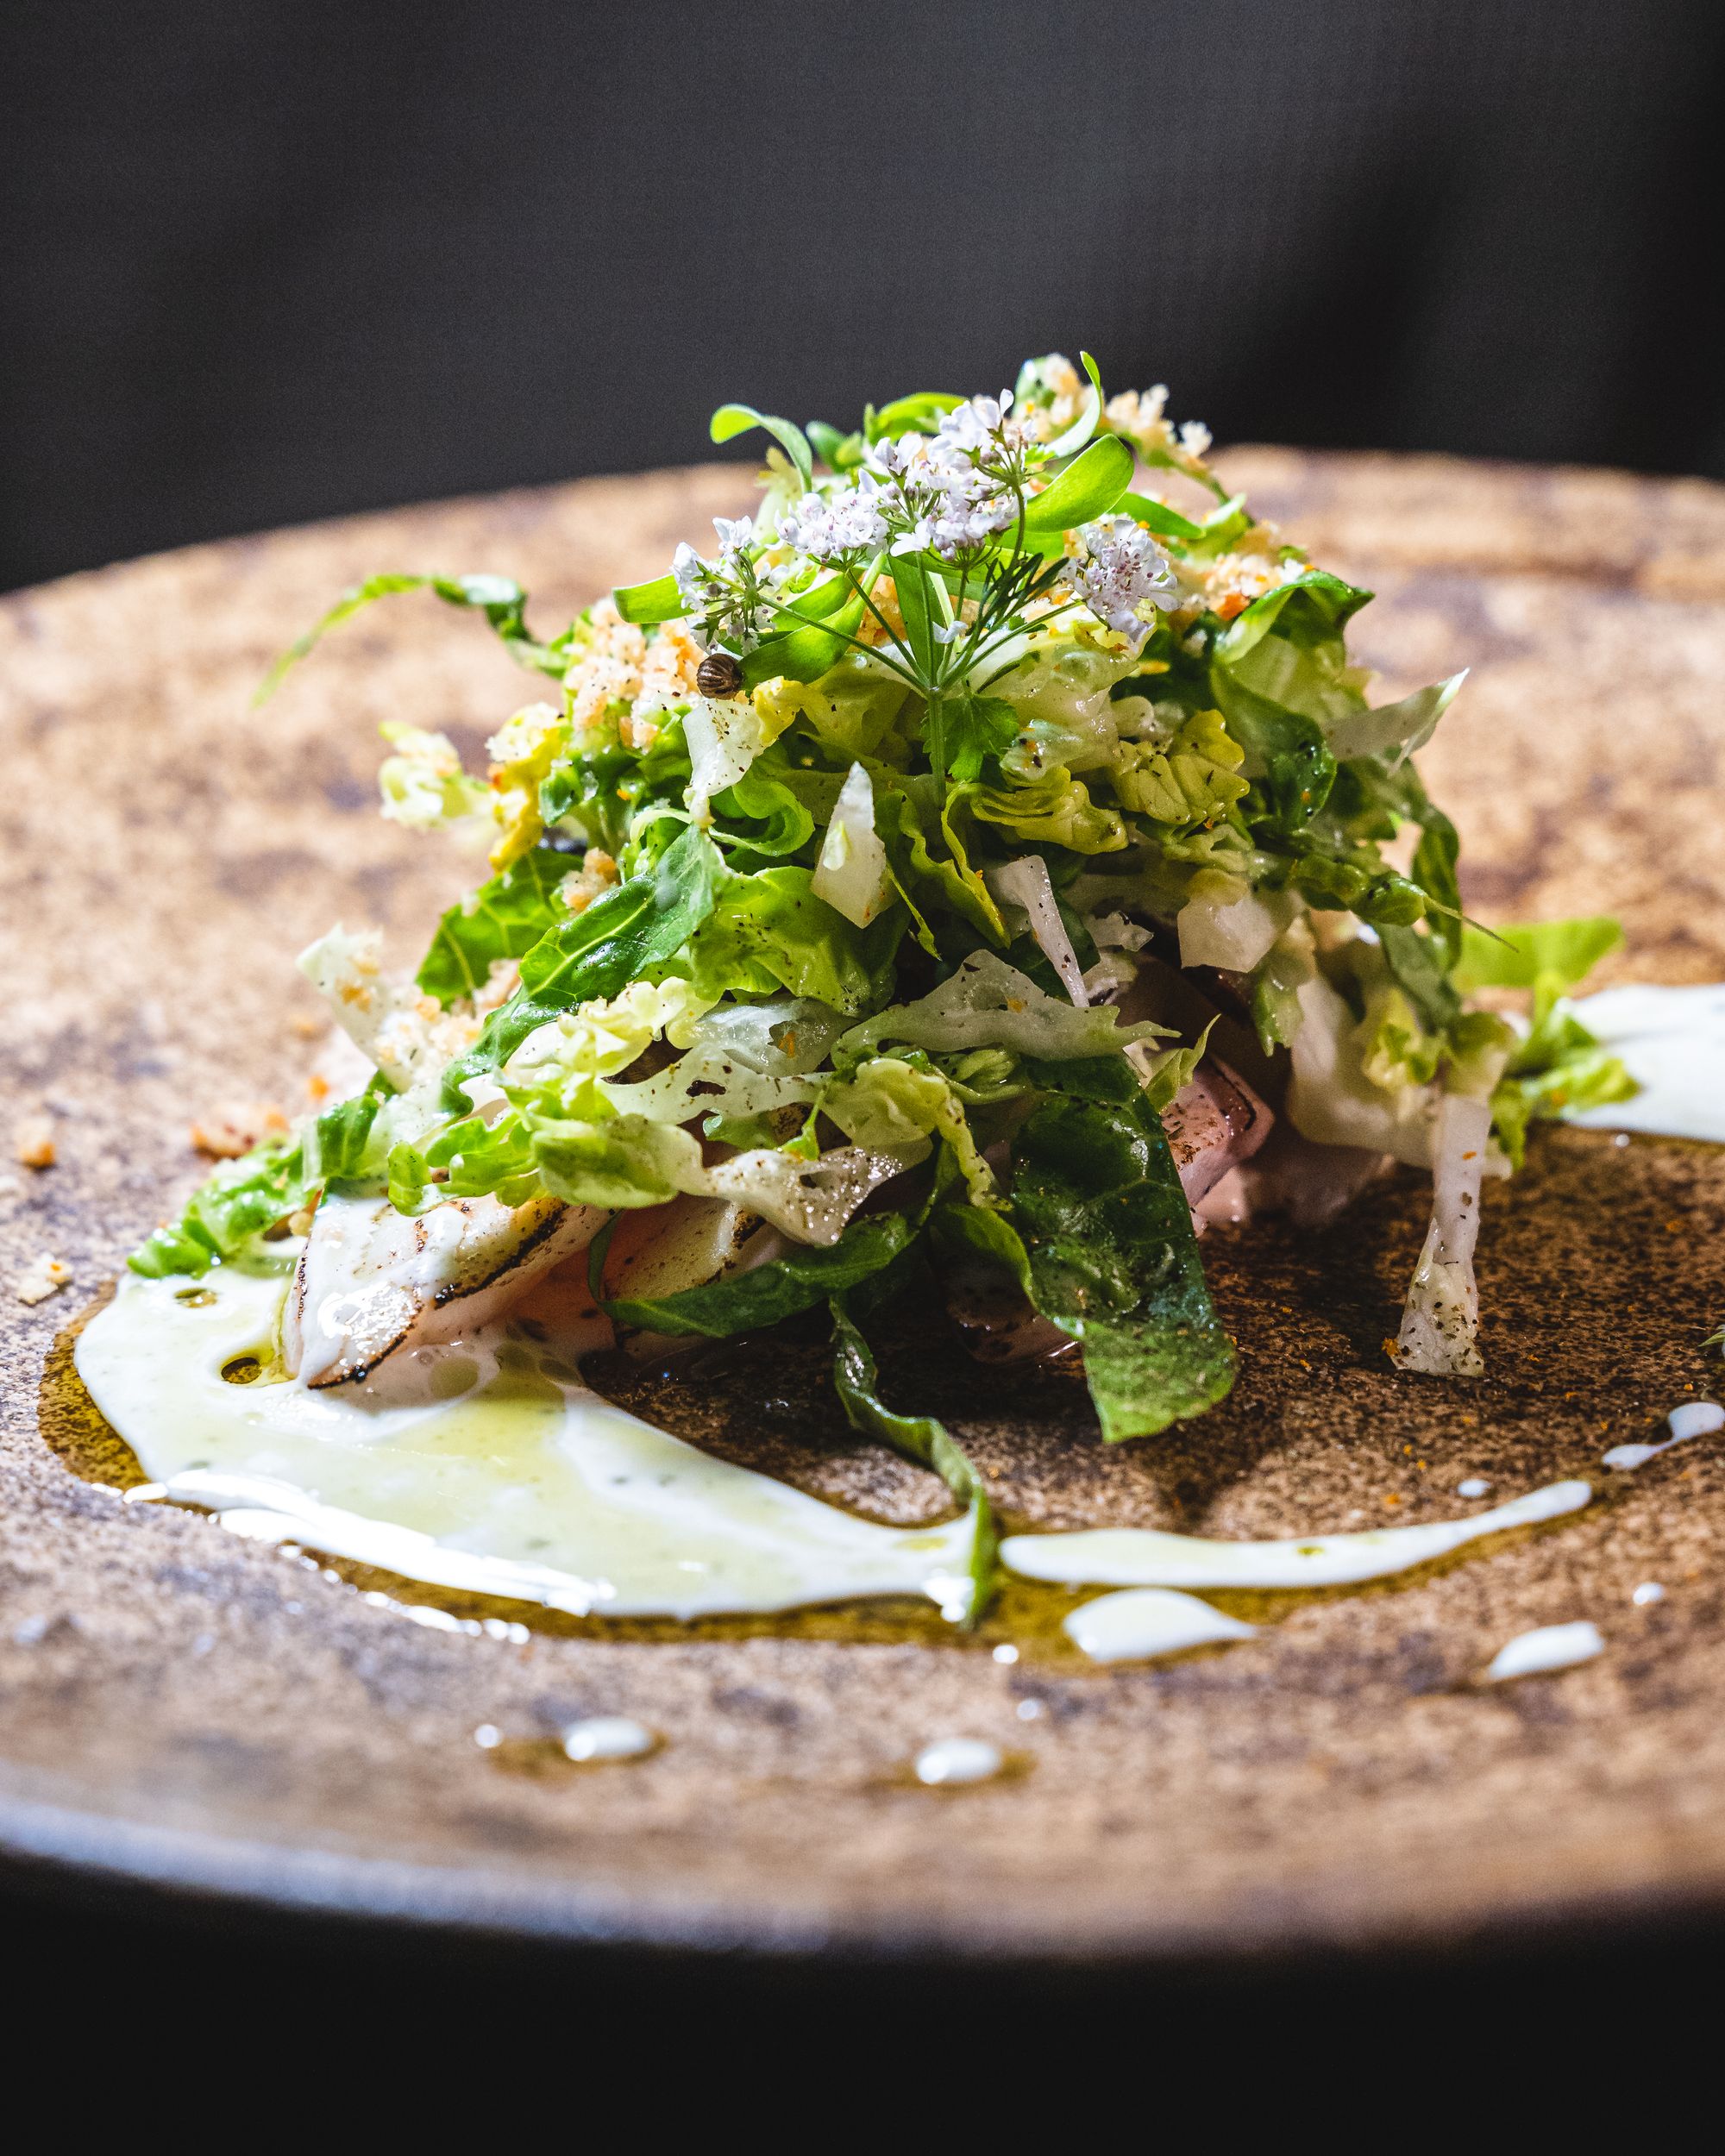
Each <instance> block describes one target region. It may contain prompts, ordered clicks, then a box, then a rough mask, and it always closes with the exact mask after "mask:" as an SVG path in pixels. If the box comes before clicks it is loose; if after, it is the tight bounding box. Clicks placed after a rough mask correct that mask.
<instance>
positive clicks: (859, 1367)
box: [831, 1295, 1000, 1626]
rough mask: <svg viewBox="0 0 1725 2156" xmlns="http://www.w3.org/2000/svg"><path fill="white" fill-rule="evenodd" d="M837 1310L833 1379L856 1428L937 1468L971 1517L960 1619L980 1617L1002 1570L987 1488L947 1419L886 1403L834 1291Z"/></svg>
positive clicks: (969, 1622) (869, 1357) (972, 1621)
mask: <svg viewBox="0 0 1725 2156" xmlns="http://www.w3.org/2000/svg"><path fill="white" fill-rule="evenodd" d="M831 1311H832V1351H833V1352H832V1384H833V1390H834V1391H835V1392H836V1393H837V1395H838V1399H839V1404H840V1405H841V1406H842V1407H843V1408H844V1413H845V1415H846V1417H847V1418H848V1420H849V1421H850V1426H851V1428H852V1429H853V1430H860V1431H861V1432H862V1433H863V1435H864V1436H865V1437H871V1438H880V1439H881V1441H882V1442H883V1443H884V1444H887V1445H891V1447H892V1448H893V1450H894V1451H895V1452H900V1453H902V1454H903V1455H904V1457H906V1459H909V1460H914V1461H915V1462H916V1463H918V1465H919V1466H920V1467H928V1468H932V1469H933V1470H934V1472H935V1473H936V1474H937V1475H938V1476H939V1477H940V1479H941V1480H942V1482H944V1483H945V1485H946V1487H947V1488H948V1489H950V1491H951V1492H952V1495H954V1496H955V1497H956V1498H957V1500H958V1501H959V1503H960V1504H961V1505H963V1506H964V1507H966V1508H967V1510H968V1511H969V1516H970V1567H969V1571H970V1592H969V1600H968V1602H967V1605H966V1607H965V1609H964V1612H963V1617H962V1619H961V1620H960V1621H961V1622H962V1623H963V1624H964V1625H965V1626H974V1625H976V1624H978V1623H980V1622H981V1620H982V1615H983V1614H984V1612H985V1611H986V1610H987V1608H988V1603H989V1601H991V1600H992V1599H993V1596H994V1589H995V1586H996V1584H997V1578H998V1572H999V1550H1000V1538H999V1536H998V1534H997V1532H996V1531H995V1527H994V1511H993V1508H992V1507H990V1505H989V1503H988V1490H987V1489H986V1487H985V1486H984V1483H983V1481H982V1476H981V1475H979V1474H978V1473H977V1471H976V1470H975V1467H974V1466H972V1464H971V1463H970V1461H969V1458H968V1457H966V1455H965V1453H964V1451H963V1449H962V1448H961V1447H960V1446H959V1445H957V1443H956V1442H955V1440H954V1438H952V1436H951V1434H950V1432H949V1431H948V1429H947V1427H946V1426H945V1424H944V1423H942V1422H938V1421H937V1420H935V1418H934V1417H933V1416H932V1415H906V1414H900V1413H897V1412H895V1411H894V1409H893V1408H890V1407H887V1406H885V1405H884V1404H883V1402H882V1401H881V1396H880V1372H879V1370H878V1369H876V1367H875V1357H874V1355H873V1354H872V1352H871V1351H870V1350H869V1343H868V1342H867V1341H866V1340H865V1339H864V1338H863V1337H862V1333H861V1332H859V1331H858V1330H857V1328H856V1324H855V1322H854V1321H853V1319H851V1317H850V1313H849V1312H848V1311H847V1310H846V1308H845V1303H844V1297H843V1296H842V1295H835V1296H834V1297H833V1298H832V1300H831Z"/></svg>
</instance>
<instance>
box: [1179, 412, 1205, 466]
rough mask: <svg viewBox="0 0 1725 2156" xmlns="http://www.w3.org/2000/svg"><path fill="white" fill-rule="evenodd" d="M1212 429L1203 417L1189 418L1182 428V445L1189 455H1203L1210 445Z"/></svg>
mask: <svg viewBox="0 0 1725 2156" xmlns="http://www.w3.org/2000/svg"><path fill="white" fill-rule="evenodd" d="M1211 439H1212V436H1211V434H1210V429H1208V427H1207V426H1206V425H1205V424H1204V423H1203V421H1202V420H1201V419H1189V420H1187V421H1186V422H1185V423H1184V424H1183V425H1182V428H1181V429H1180V446H1181V448H1182V449H1183V450H1184V451H1185V452H1186V454H1187V455H1188V456H1189V457H1201V456H1203V455H1204V454H1206V453H1207V452H1208V449H1209V447H1210V442H1211Z"/></svg>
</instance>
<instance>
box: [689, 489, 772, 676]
mask: <svg viewBox="0 0 1725 2156" xmlns="http://www.w3.org/2000/svg"><path fill="white" fill-rule="evenodd" d="M712 528H713V530H715V531H716V532H717V533H718V561H706V560H704V559H703V558H702V556H701V555H698V554H697V553H696V552H695V550H694V548H693V547H692V546H690V544H689V543H688V542H687V540H685V541H684V542H682V544H681V546H679V548H677V551H676V553H675V554H674V555H673V556H672V557H671V574H672V576H673V577H674V579H675V580H676V586H677V592H678V596H679V597H680V598H681V599H682V601H683V603H684V605H686V606H687V608H688V611H689V612H690V614H691V615H699V616H700V617H702V627H703V630H704V632H705V634H706V637H707V639H708V640H709V641H712V639H713V638H720V639H723V640H724V641H725V642H735V643H737V644H739V645H740V646H741V648H742V649H743V650H745V651H747V650H749V649H751V647H752V646H753V645H755V644H756V642H758V641H759V639H760V615H761V610H762V599H761V590H760V585H759V582H758V580H757V579H756V574H755V565H754V563H753V562H752V561H750V555H749V548H750V545H751V544H752V543H753V542H754V538H755V520H754V518H753V517H714V518H713V520H712Z"/></svg>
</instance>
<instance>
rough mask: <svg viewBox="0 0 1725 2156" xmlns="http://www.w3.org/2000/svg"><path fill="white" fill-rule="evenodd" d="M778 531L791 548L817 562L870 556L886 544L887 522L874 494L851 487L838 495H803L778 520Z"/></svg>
mask: <svg viewBox="0 0 1725 2156" xmlns="http://www.w3.org/2000/svg"><path fill="white" fill-rule="evenodd" d="M779 530H780V532H781V535H782V536H784V537H785V538H787V539H788V540H789V541H790V542H791V543H792V545H793V546H797V547H800V548H802V550H803V552H804V553H805V554H808V555H813V556H814V557H815V558H816V560H818V561H831V560H832V559H834V558H835V557H836V556H837V555H847V554H862V553H873V552H874V551H875V549H876V548H879V547H881V546H882V545H884V544H885V542H886V538H887V520H886V518H885V517H883V516H882V515H881V511H880V508H879V506H878V505H877V502H876V498H875V492H874V490H873V489H872V488H870V489H869V491H868V492H863V491H862V489H861V488H850V489H848V490H847V491H846V492H844V493H839V494H806V495H805V496H804V497H803V498H802V499H801V500H800V502H799V503H798V504H797V505H796V506H795V508H794V509H789V510H787V511H785V513H784V514H783V515H782V516H781V517H780V519H779Z"/></svg>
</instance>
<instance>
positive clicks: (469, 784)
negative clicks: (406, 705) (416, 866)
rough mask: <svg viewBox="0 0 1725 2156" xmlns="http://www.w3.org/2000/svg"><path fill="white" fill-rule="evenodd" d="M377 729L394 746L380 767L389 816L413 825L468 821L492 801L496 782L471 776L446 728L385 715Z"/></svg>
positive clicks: (419, 827) (425, 826)
mask: <svg viewBox="0 0 1725 2156" xmlns="http://www.w3.org/2000/svg"><path fill="white" fill-rule="evenodd" d="M378 731H379V732H380V734H381V735H382V736H383V737H384V739H385V740H386V742H388V743H389V744H390V746H391V748H392V749H393V750H394V752H395V753H394V754H393V755H388V756H386V757H385V758H384V760H383V761H382V763H381V764H380V766H379V767H378V791H379V793H380V794H381V795H382V797H383V802H382V807H383V814H384V816H385V818H386V819H387V820H388V821H389V822H390V823H392V824H402V825H403V826H404V827H405V829H406V830H411V831H429V830H436V829H438V828H439V826H440V825H446V824H464V823H466V822H467V819H468V818H470V817H476V816H482V815H484V814H485V813H486V812H487V811H488V810H489V808H490V806H491V788H490V787H488V786H487V785H486V782H485V780H483V779H474V778H471V777H469V775H468V774H467V772H466V771H464V770H463V769H462V768H461V754H460V752H459V750H458V749H456V747H455V743H453V742H452V741H451V740H450V739H449V736H448V735H447V734H430V733H427V732H426V731H425V730H424V729H423V727H420V726H411V725H409V724H408V723H407V721H406V720H405V719H400V718H392V719H386V720H385V722H384V724H382V725H381V726H380V728H379V729H378Z"/></svg>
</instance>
